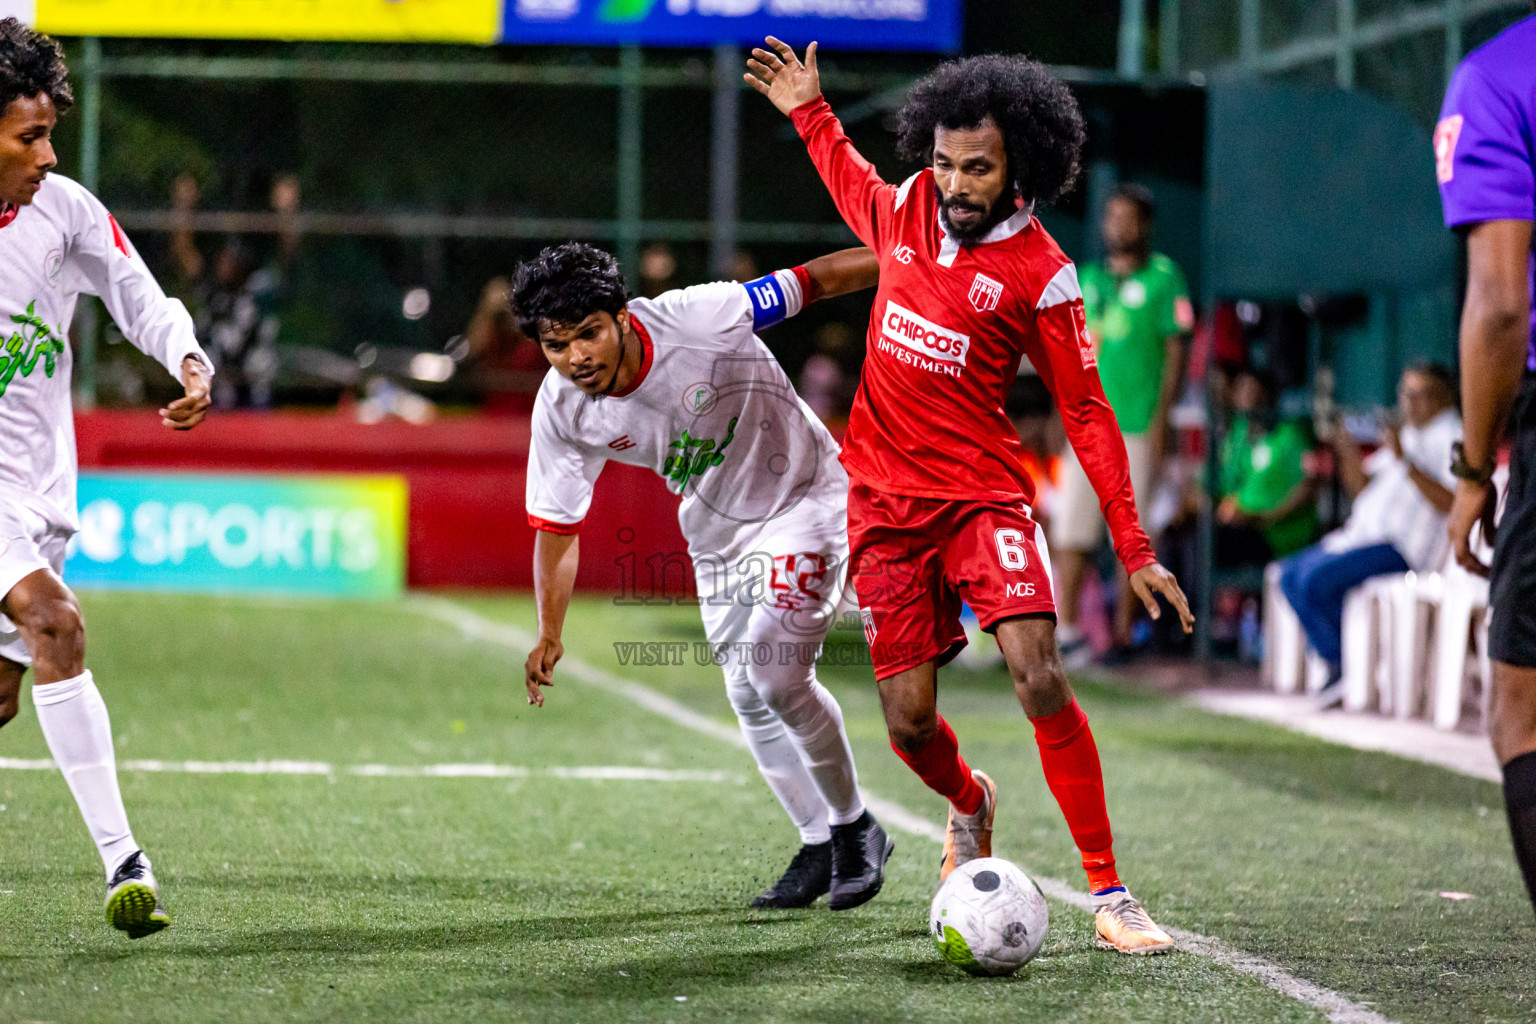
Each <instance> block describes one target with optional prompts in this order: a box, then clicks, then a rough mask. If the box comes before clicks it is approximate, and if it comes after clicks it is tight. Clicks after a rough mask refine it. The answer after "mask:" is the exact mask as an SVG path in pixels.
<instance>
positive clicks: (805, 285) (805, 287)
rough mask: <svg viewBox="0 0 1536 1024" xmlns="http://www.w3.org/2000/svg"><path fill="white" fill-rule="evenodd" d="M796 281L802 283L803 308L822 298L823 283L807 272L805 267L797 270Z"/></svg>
mask: <svg viewBox="0 0 1536 1024" xmlns="http://www.w3.org/2000/svg"><path fill="white" fill-rule="evenodd" d="M795 280H797V281H799V282H800V297H801V298H800V301H801V305H802V308H803V307H805V306H809V305H810V304H811V303H813V302H815V301H816V300H817V299H819V298H821V282H819V281H817V280H816V279H815V278H814V277H812V276H811V272H810V271H809V270H806V269H805V267H804V265H801V266H798V267H796V268H795Z"/></svg>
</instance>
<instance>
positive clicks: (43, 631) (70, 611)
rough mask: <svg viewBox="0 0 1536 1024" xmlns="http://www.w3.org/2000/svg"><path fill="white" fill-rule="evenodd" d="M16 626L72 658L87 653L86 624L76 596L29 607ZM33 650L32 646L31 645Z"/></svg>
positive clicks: (50, 600)
mask: <svg viewBox="0 0 1536 1024" xmlns="http://www.w3.org/2000/svg"><path fill="white" fill-rule="evenodd" d="M17 625H18V626H20V627H21V628H22V630H23V631H24V632H26V633H31V634H32V638H33V639H34V640H35V641H37V642H40V643H41V644H46V645H48V646H50V647H52V648H53V649H54V650H55V651H63V652H65V653H66V654H69V655H80V654H83V653H84V652H85V620H84V619H83V618H82V617H81V615H80V605H79V604H78V603H76V601H75V599H74V596H73V595H68V596H60V597H56V598H49V599H48V600H46V601H38V602H36V603H34V604H32V605H30V606H29V607H28V608H27V610H26V611H25V612H24V613H23V614H22V616H21V618H20V619H18V620H17ZM29 646H30V645H29Z"/></svg>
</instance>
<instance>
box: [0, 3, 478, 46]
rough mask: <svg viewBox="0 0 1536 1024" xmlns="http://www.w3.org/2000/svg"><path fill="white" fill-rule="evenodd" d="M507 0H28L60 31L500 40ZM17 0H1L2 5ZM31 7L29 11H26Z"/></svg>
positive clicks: (42, 20) (42, 24)
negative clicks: (131, 1) (129, 1)
mask: <svg viewBox="0 0 1536 1024" xmlns="http://www.w3.org/2000/svg"><path fill="white" fill-rule="evenodd" d="M502 2H503V0H148V2H139V3H125V2H121V0H28V6H31V5H32V4H34V3H35V11H33V12H30V13H32V14H33V17H34V18H35V19H36V20H35V22H34V23H35V24H36V26H37V27H38V28H39V29H41V30H42V31H44V32H49V33H52V34H55V35H61V36H172V37H183V38H193V39H330V40H353V41H357V42H402V43H494V42H496V36H497V33H498V32H499V31H500V29H501V6H502ZM13 6H16V0H0V9H3V8H6V7H13ZM23 13H28V12H23Z"/></svg>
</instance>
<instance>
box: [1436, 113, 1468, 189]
mask: <svg viewBox="0 0 1536 1024" xmlns="http://www.w3.org/2000/svg"><path fill="white" fill-rule="evenodd" d="M1461 124H1462V117H1461V115H1460V114H1452V115H1451V116H1450V117H1447V118H1445V119H1444V120H1443V121H1441V122H1440V123H1439V124H1437V125H1435V177H1436V178H1437V179H1438V180H1439V182H1440V184H1442V185H1444V184H1445V183H1446V182H1448V181H1450V180H1451V179H1452V178H1454V177H1456V142H1457V140H1459V139H1460V138H1461Z"/></svg>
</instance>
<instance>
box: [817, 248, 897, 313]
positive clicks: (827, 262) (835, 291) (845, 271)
mask: <svg viewBox="0 0 1536 1024" xmlns="http://www.w3.org/2000/svg"><path fill="white" fill-rule="evenodd" d="M805 271H806V273H807V274H809V275H810V276H811V280H812V281H813V282H814V284H813V285H812V288H811V290H812V291H813V292H814V293H815V294H814V296H807V298H808V299H812V300H813V301H814V299H835V298H837V297H838V296H839V295H847V294H849V293H851V292H861V291H863V290H864V289H865V288H873V287H874V286H875V285H877V284H879V283H880V261H879V260H878V259H876V258H875V253H874V250H873V249H869V248H865V247H861V248H858V249H843V250H842V251H840V252H833V253H828V254H827V255H825V256H818V257H816V258H815V259H813V260H811V261H810V262H809V263H807V264H806V265H805Z"/></svg>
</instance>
